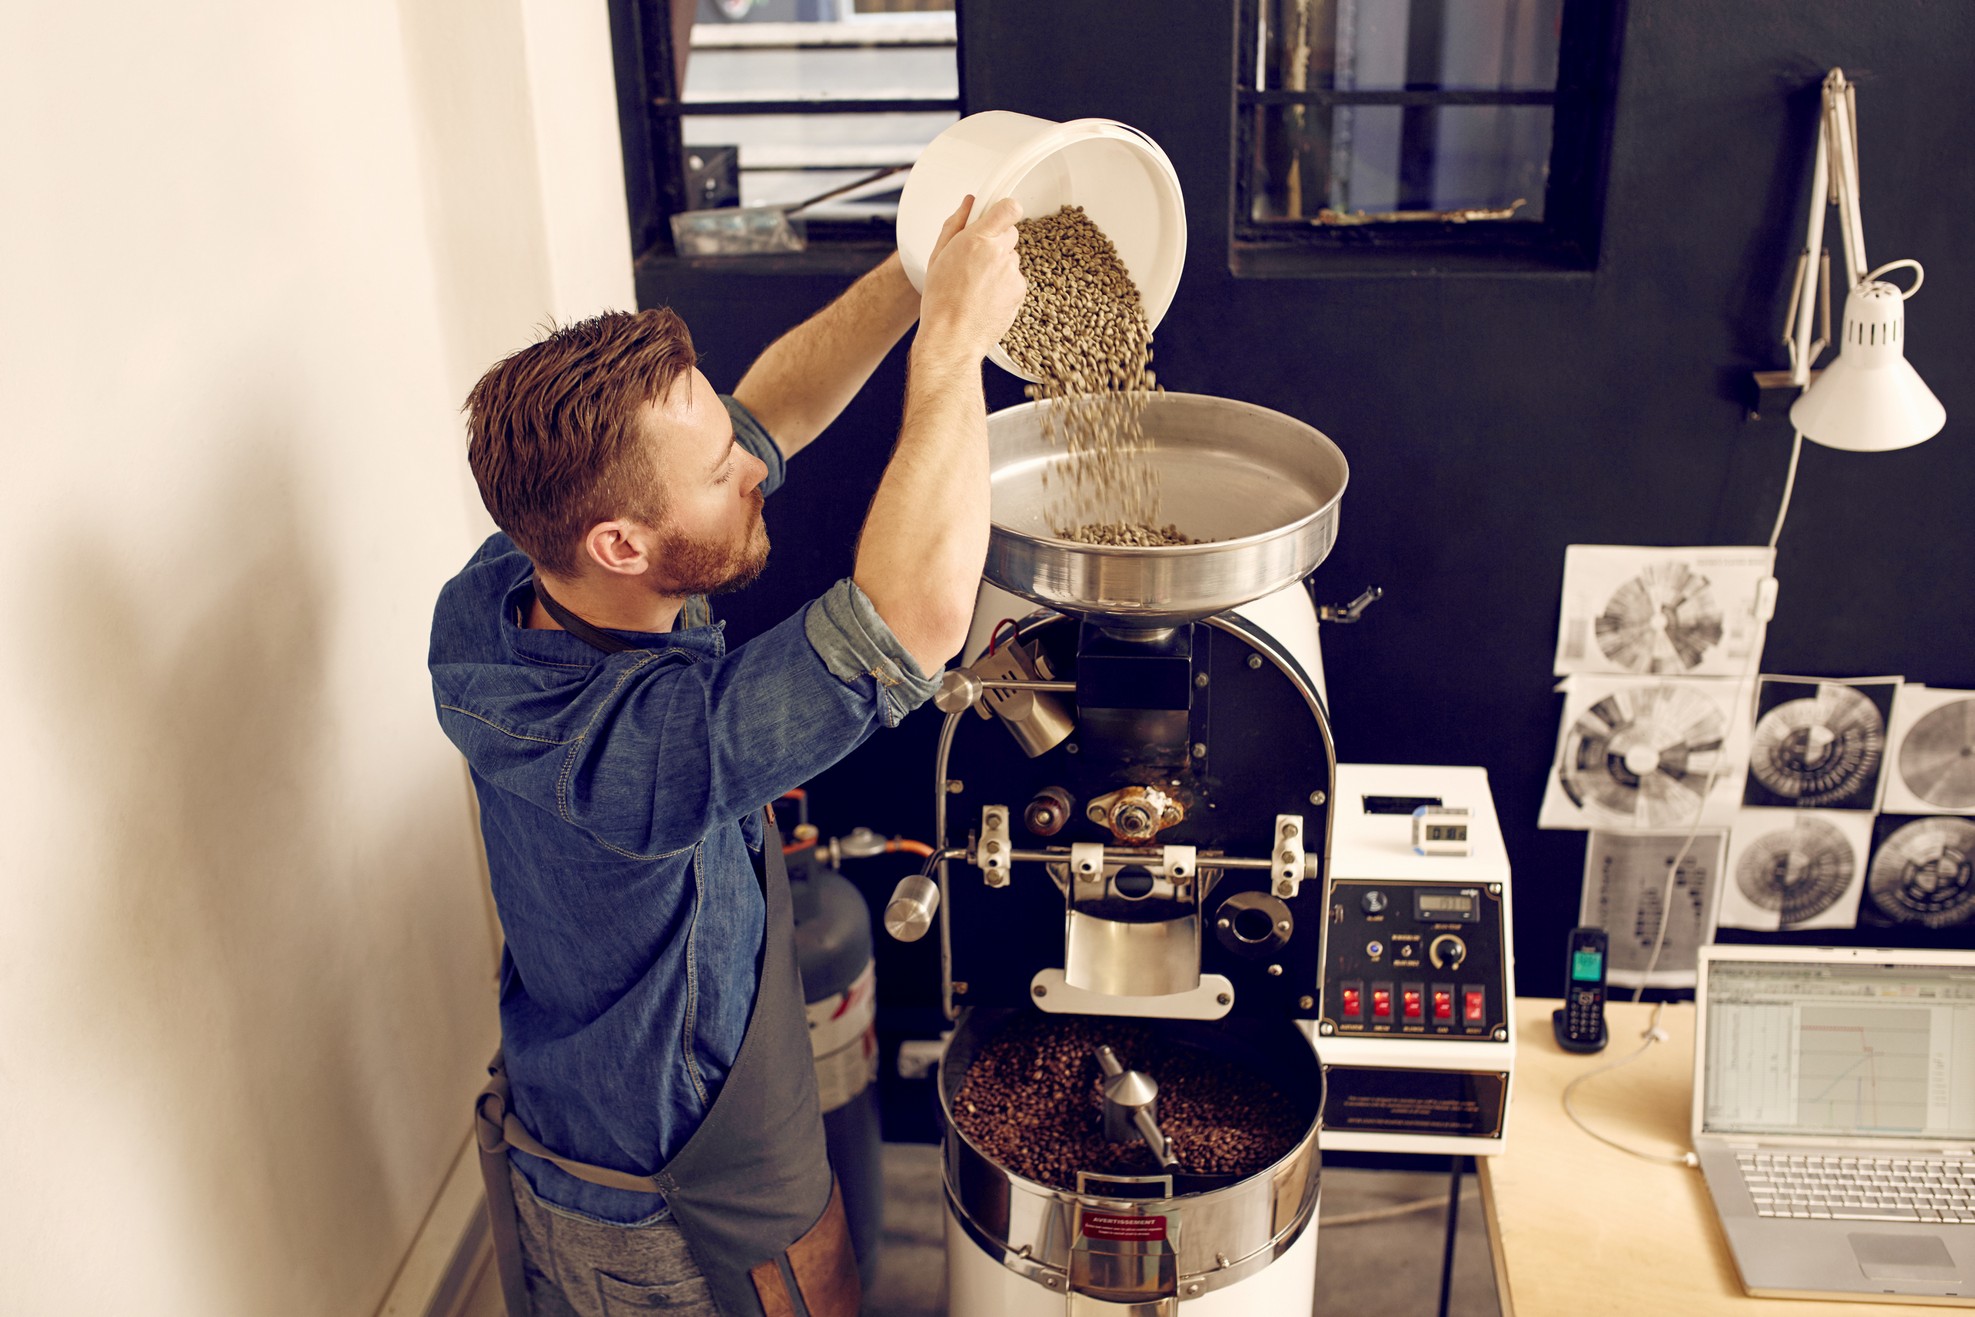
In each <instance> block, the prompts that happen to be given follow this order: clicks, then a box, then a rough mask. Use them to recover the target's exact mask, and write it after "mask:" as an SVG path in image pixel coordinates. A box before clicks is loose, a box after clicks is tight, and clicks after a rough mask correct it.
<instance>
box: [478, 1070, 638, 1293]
mask: <svg viewBox="0 0 1975 1317" xmlns="http://www.w3.org/2000/svg"><path fill="white" fill-rule="evenodd" d="M487 1075H488V1079H487V1086H486V1087H485V1088H483V1089H481V1090H480V1094H479V1096H478V1097H476V1098H474V1099H473V1141H474V1143H475V1144H476V1145H478V1147H479V1149H480V1179H481V1181H482V1183H483V1184H484V1185H485V1186H486V1190H487V1224H488V1226H489V1228H490V1229H491V1231H492V1233H493V1237H494V1257H495V1260H496V1261H497V1262H498V1263H499V1265H500V1274H501V1297H502V1298H503V1299H504V1300H505V1301H506V1304H507V1311H508V1317H530V1312H531V1309H530V1306H529V1303H528V1280H527V1277H526V1276H525V1275H524V1274H523V1273H522V1269H521V1214H520V1209H519V1208H517V1207H516V1206H515V1201H514V1181H513V1179H512V1178H511V1176H512V1172H511V1171H510V1169H509V1166H508V1157H507V1154H508V1149H510V1148H515V1149H518V1150H520V1151H522V1152H525V1153H527V1154H529V1155H530V1156H532V1157H540V1158H541V1159H542V1160H543V1161H545V1162H548V1163H549V1164H551V1165H553V1166H556V1167H559V1168H561V1169H562V1170H565V1171H567V1172H569V1174H571V1175H573V1176H575V1177H576V1178H577V1179H579V1180H587V1181H589V1182H590V1183H591V1184H600V1185H602V1186H604V1187H605V1188H606V1189H625V1190H629V1191H630V1192H632V1193H641V1194H655V1193H663V1192H664V1191H663V1190H662V1189H660V1188H659V1185H658V1181H657V1179H656V1178H654V1177H652V1176H649V1175H632V1174H630V1173H628V1172H625V1171H615V1170H612V1169H611V1168H610V1167H608V1166H592V1165H590V1164H589V1163H588V1162H579V1161H575V1160H573V1159H571V1158H568V1157H563V1156H559V1155H558V1154H556V1153H553V1152H550V1151H549V1150H548V1149H547V1148H546V1147H544V1146H543V1145H542V1142H541V1140H539V1139H537V1138H536V1137H535V1136H534V1135H532V1134H530V1133H529V1132H528V1131H527V1129H526V1128H524V1127H523V1126H522V1124H521V1121H520V1120H519V1119H517V1118H516V1116H515V1114H514V1112H512V1111H510V1110H509V1109H508V1082H507V1058H506V1056H505V1055H504V1054H503V1053H501V1052H498V1051H497V1052H495V1053H494V1059H493V1060H492V1061H489V1062H488V1063H487Z"/></svg>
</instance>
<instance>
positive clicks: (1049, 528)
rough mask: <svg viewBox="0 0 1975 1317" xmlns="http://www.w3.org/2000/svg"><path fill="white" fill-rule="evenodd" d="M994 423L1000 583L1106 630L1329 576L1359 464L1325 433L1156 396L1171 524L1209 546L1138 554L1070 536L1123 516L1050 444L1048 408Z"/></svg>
mask: <svg viewBox="0 0 1975 1317" xmlns="http://www.w3.org/2000/svg"><path fill="white" fill-rule="evenodd" d="M1051 405H1052V404H1050V403H1048V402H1032V403H1024V404H1023V405H1021V406H1019V407H1010V408H1008V409H1007V410H1005V411H999V412H995V413H994V414H993V415H991V416H989V417H988V443H989V451H990V462H991V465H992V471H991V480H992V486H993V508H992V519H993V526H992V529H991V532H990V534H989V539H988V556H987V569H986V576H987V579H988V580H989V581H990V582H991V583H993V584H994V585H998V586H1000V587H1001V588H1002V589H1004V590H1007V591H1009V592H1011V593H1013V594H1017V595H1020V596H1022V597H1023V598H1025V599H1029V600H1032V601H1034V602H1035V603H1038V604H1041V605H1043V606H1044V607H1047V608H1053V609H1055V610H1056V611H1058V612H1061V613H1068V614H1071V615H1074V616H1077V617H1084V618H1089V619H1091V620H1093V621H1096V622H1098V623H1099V624H1101V625H1103V626H1104V627H1106V628H1107V629H1111V630H1118V631H1148V630H1159V629H1162V628H1166V627H1173V626H1179V625H1181V624H1182V623H1186V622H1194V621H1198V620H1199V619H1201V618H1204V617H1211V616H1212V615H1214V614H1215V613H1221V612H1225V611H1227V610H1228V609H1230V608H1238V607H1240V606H1241V605H1242V604H1245V603H1248V602H1249V601H1251V600H1254V599H1259V598H1261V597H1262V596H1263V595H1267V594H1272V593H1274V592H1275V591H1277V590H1280V589H1282V588H1283V587H1284V586H1287V585H1290V584H1292V583H1294V582H1296V581H1299V580H1301V579H1302V578H1303V577H1305V576H1308V575H1309V574H1310V573H1311V572H1312V571H1314V570H1316V567H1317V564H1318V563H1320V562H1322V561H1323V560H1324V557H1325V555H1327V554H1328V553H1329V552H1330V546H1331V544H1332V543H1333V542H1334V541H1335V540H1336V538H1337V505H1338V501H1339V500H1340V499H1341V498H1342V497H1343V495H1344V485H1345V482H1346V480H1347V479H1348V478H1349V474H1350V469H1349V467H1348V466H1347V465H1346V463H1345V461H1344V454H1343V453H1342V452H1340V451H1339V450H1338V447H1337V445H1336V444H1334V443H1332V442H1331V441H1330V440H1329V438H1327V437H1326V436H1325V435H1324V434H1323V433H1322V432H1320V431H1318V430H1316V429H1315V428H1313V427H1311V426H1308V425H1305V424H1304V423H1303V422H1301V421H1299V420H1297V419H1295V418H1294V417H1291V416H1285V415H1283V414H1282V413H1281V412H1275V411H1270V410H1269V409H1268V408H1266V407H1257V406H1255V405H1253V404H1252V403H1245V402H1235V401H1233V400H1232V399H1228V398H1215V397H1209V396H1207V395H1204V394H1194V393H1166V394H1159V395H1156V396H1155V397H1154V398H1153V399H1152V400H1151V401H1150V402H1149V403H1148V404H1147V406H1146V408H1145V412H1144V426H1145V437H1146V442H1147V445H1148V447H1147V451H1146V452H1145V453H1144V455H1143V457H1142V460H1144V461H1147V462H1151V463H1153V464H1155V465H1156V467H1157V474H1158V478H1159V487H1160V510H1159V524H1160V525H1162V526H1163V525H1165V524H1167V523H1171V524H1172V525H1174V526H1175V527H1177V528H1178V529H1179V530H1180V531H1181V532H1182V533H1183V534H1186V535H1189V536H1192V537H1193V538H1195V539H1204V540H1210V541H1212V542H1211V543H1207V544H1189V545H1174V546H1168V547H1162V548H1125V547H1112V546H1105V545H1090V544H1078V543H1076V542H1075V541H1073V540H1070V539H1067V538H1065V537H1064V535H1063V534H1062V533H1061V532H1062V531H1064V530H1066V529H1072V528H1074V527H1076V526H1079V525H1084V524H1088V523H1090V522H1098V521H1116V520H1119V514H1118V512H1117V511H1116V510H1111V509H1106V508H1104V507H1102V506H1096V505H1093V504H1092V503H1091V502H1090V501H1089V500H1088V499H1081V498H1079V496H1077V495H1076V494H1075V492H1074V491H1073V490H1072V488H1071V482H1070V479H1069V475H1068V468H1067V467H1066V466H1065V463H1066V462H1067V461H1068V454H1067V453H1066V452H1065V451H1064V449H1063V448H1062V447H1060V446H1059V445H1057V444H1053V443H1051V442H1049V441H1048V440H1046V439H1044V438H1043V433H1042V415H1043V411H1042V409H1043V408H1046V407H1049V406H1051Z"/></svg>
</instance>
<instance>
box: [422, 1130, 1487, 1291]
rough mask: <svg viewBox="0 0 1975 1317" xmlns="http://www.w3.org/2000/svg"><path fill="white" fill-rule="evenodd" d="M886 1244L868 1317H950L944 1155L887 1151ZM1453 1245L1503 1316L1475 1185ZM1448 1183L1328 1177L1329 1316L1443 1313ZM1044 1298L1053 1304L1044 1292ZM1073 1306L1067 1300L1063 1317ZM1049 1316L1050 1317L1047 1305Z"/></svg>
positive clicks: (486, 1286)
mask: <svg viewBox="0 0 1975 1317" xmlns="http://www.w3.org/2000/svg"><path fill="white" fill-rule="evenodd" d="M884 1160H885V1233H884V1241H883V1245H882V1249H883V1251H882V1253H881V1254H880V1255H879V1261H878V1276H877V1279H876V1281H875V1282H874V1283H873V1284H872V1286H871V1291H870V1293H869V1294H867V1295H865V1297H864V1312H865V1315H866V1317H943V1314H944V1313H945V1312H946V1248H945V1243H944V1236H943V1234H942V1230H943V1225H942V1220H943V1218H942V1215H941V1205H940V1169H939V1149H938V1148H936V1147H933V1146H932V1145H930V1144H917V1143H890V1144H886V1145H885V1150H884ZM1462 1184H1463V1192H1462V1195H1461V1213H1460V1227H1459V1229H1458V1230H1457V1232H1456V1236H1455V1244H1454V1287H1453V1293H1452V1296H1451V1299H1450V1302H1449V1304H1448V1312H1449V1314H1450V1317H1500V1313H1501V1309H1500V1308H1499V1307H1498V1306H1497V1304H1496V1301H1495V1272H1494V1267H1493V1265H1492V1263H1491V1262H1490V1260H1489V1256H1488V1234H1487V1229H1486V1227H1485V1226H1484V1225H1483V1223H1482V1217H1481V1193H1480V1187H1479V1186H1478V1185H1477V1184H1476V1182H1475V1179H1474V1177H1473V1176H1467V1177H1465V1178H1464V1179H1463V1181H1462ZM1412 1203H1426V1204H1430V1205H1429V1206H1426V1207H1424V1208H1422V1209H1421V1210H1418V1211H1411V1212H1406V1213H1404V1214H1403V1215H1398V1216H1391V1217H1385V1218H1382V1219H1379V1220H1373V1221H1362V1222H1355V1223H1354V1222H1353V1220H1352V1218H1355V1217H1358V1216H1359V1215H1361V1214H1366V1213H1377V1212H1380V1211H1383V1210H1385V1209H1391V1208H1395V1207H1403V1206H1405V1205H1407V1204H1412ZM1446 1220H1447V1176H1446V1175H1445V1174H1442V1173H1438V1172H1435V1173H1411V1172H1401V1171H1360V1170H1340V1169H1336V1168H1329V1169H1326V1170H1325V1171H1324V1173H1323V1196H1322V1200H1321V1208H1320V1211H1319V1215H1318V1234H1317V1296H1316V1297H1317V1303H1316V1311H1317V1313H1319V1314H1327V1313H1349V1314H1352V1315H1353V1317H1410V1315H1411V1314H1416V1313H1417V1314H1424V1315H1427V1317H1430V1315H1431V1314H1432V1313H1433V1312H1434V1311H1435V1310H1436V1306H1437V1305H1438V1303H1439V1301H1440V1255H1441V1249H1442V1246H1443V1242H1444V1240H1445V1238H1446V1236H1445V1229H1446ZM1037 1293H1038V1296H1039V1297H1041V1296H1042V1292H1041V1291H1040V1290H1038V1291H1037ZM1061 1307H1062V1300H1060V1299H1058V1300H1056V1310H1057V1311H1060V1310H1061ZM1037 1310H1038V1311H1039V1312H1041V1311H1048V1309H1046V1308H1043V1307H1042V1306H1040V1305H1038V1309H1037ZM502 1311H503V1310H502V1308H501V1298H500V1282H499V1280H498V1278H497V1277H496V1276H495V1274H494V1269H493V1268H492V1267H491V1266H490V1267H488V1268H487V1269H486V1270H485V1271H484V1272H483V1273H482V1275H481V1276H480V1278H479V1283H478V1284H477V1285H476V1287H475V1289H474V1292H473V1294H472V1297H471V1298H470V1299H469V1301H468V1302H467V1303H466V1304H465V1305H464V1306H463V1307H462V1308H461V1309H460V1310H459V1312H458V1314H457V1317H502Z"/></svg>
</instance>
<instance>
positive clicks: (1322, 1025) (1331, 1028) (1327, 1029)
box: [1303, 997, 1337, 1038]
mask: <svg viewBox="0 0 1975 1317" xmlns="http://www.w3.org/2000/svg"><path fill="white" fill-rule="evenodd" d="M1303 1000H1304V1001H1305V1002H1306V1003H1307V1002H1308V1001H1309V1000H1310V999H1309V998H1308V997H1305V998H1304V999H1303ZM1303 1009H1304V1010H1308V1009H1309V1007H1308V1006H1307V1005H1305V1006H1304V1008H1303ZM1317 1032H1318V1033H1320V1034H1322V1035H1323V1036H1324V1037H1326V1038H1328V1037H1330V1036H1331V1035H1332V1034H1334V1033H1336V1032H1337V1026H1336V1025H1334V1024H1332V1023H1331V1022H1330V1021H1329V1020H1319V1021H1318V1022H1317Z"/></svg>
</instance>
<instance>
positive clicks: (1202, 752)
mask: <svg viewBox="0 0 1975 1317" xmlns="http://www.w3.org/2000/svg"><path fill="white" fill-rule="evenodd" d="M1193 757H1194V758H1195V759H1205V758H1206V757H1207V743H1206V742H1205V741H1195V742H1194V743H1193Z"/></svg>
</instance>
